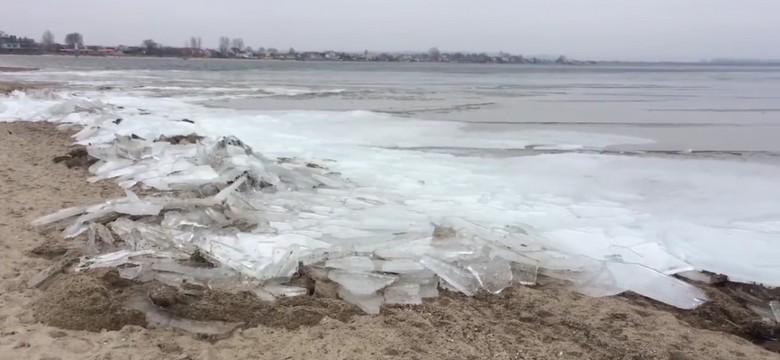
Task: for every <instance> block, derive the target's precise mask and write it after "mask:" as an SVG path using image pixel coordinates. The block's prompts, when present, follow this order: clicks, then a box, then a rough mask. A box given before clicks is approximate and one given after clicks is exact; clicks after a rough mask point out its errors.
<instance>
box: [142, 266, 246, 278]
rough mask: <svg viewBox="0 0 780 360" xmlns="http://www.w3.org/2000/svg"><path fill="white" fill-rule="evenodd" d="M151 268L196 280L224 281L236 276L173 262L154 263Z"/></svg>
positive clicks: (221, 271) (217, 270)
mask: <svg viewBox="0 0 780 360" xmlns="http://www.w3.org/2000/svg"><path fill="white" fill-rule="evenodd" d="M151 268H152V270H155V271H161V272H169V273H175V274H180V275H184V276H187V277H189V278H193V279H198V280H212V279H224V278H228V277H231V276H234V275H236V274H235V273H233V272H231V271H228V270H226V269H223V268H219V267H217V268H204V267H192V266H185V265H181V264H178V263H174V262H155V263H154V264H152V266H151Z"/></svg>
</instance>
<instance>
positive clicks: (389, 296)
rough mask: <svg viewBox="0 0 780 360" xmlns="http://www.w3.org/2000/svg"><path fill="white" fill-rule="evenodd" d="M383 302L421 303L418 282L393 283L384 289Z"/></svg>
mask: <svg viewBox="0 0 780 360" xmlns="http://www.w3.org/2000/svg"><path fill="white" fill-rule="evenodd" d="M384 298H385V303H387V304H391V305H393V304H401V305H419V304H422V296H421V293H420V285H419V284H395V285H392V286H388V287H387V288H385V291H384Z"/></svg>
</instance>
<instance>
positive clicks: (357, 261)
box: [325, 256, 375, 271]
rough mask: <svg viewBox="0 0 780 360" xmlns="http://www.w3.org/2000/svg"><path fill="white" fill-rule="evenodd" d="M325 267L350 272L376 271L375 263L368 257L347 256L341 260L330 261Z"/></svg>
mask: <svg viewBox="0 0 780 360" xmlns="http://www.w3.org/2000/svg"><path fill="white" fill-rule="evenodd" d="M325 266H326V267H329V268H335V269H343V270H349V271H374V269H375V267H374V262H373V261H372V260H371V258H369V257H367V256H347V257H343V258H340V259H328V261H326V262H325Z"/></svg>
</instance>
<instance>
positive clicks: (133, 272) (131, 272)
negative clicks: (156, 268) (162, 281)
mask: <svg viewBox="0 0 780 360" xmlns="http://www.w3.org/2000/svg"><path fill="white" fill-rule="evenodd" d="M116 270H117V272H118V273H119V277H121V278H122V279H128V280H136V279H138V278H139V277H141V275H142V274H143V273H144V272H145V270H146V269H145V267H144V265H143V264H134V263H127V264H124V265H120V266H119V267H117V269H116Z"/></svg>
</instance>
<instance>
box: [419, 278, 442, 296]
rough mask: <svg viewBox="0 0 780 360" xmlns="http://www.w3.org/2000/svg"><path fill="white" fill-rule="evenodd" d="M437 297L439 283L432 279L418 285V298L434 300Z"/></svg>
mask: <svg viewBox="0 0 780 360" xmlns="http://www.w3.org/2000/svg"><path fill="white" fill-rule="evenodd" d="M438 296H439V282H438V281H437V280H436V279H434V280H432V281H430V282H424V283H421V284H420V297H422V298H435V297H438Z"/></svg>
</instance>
